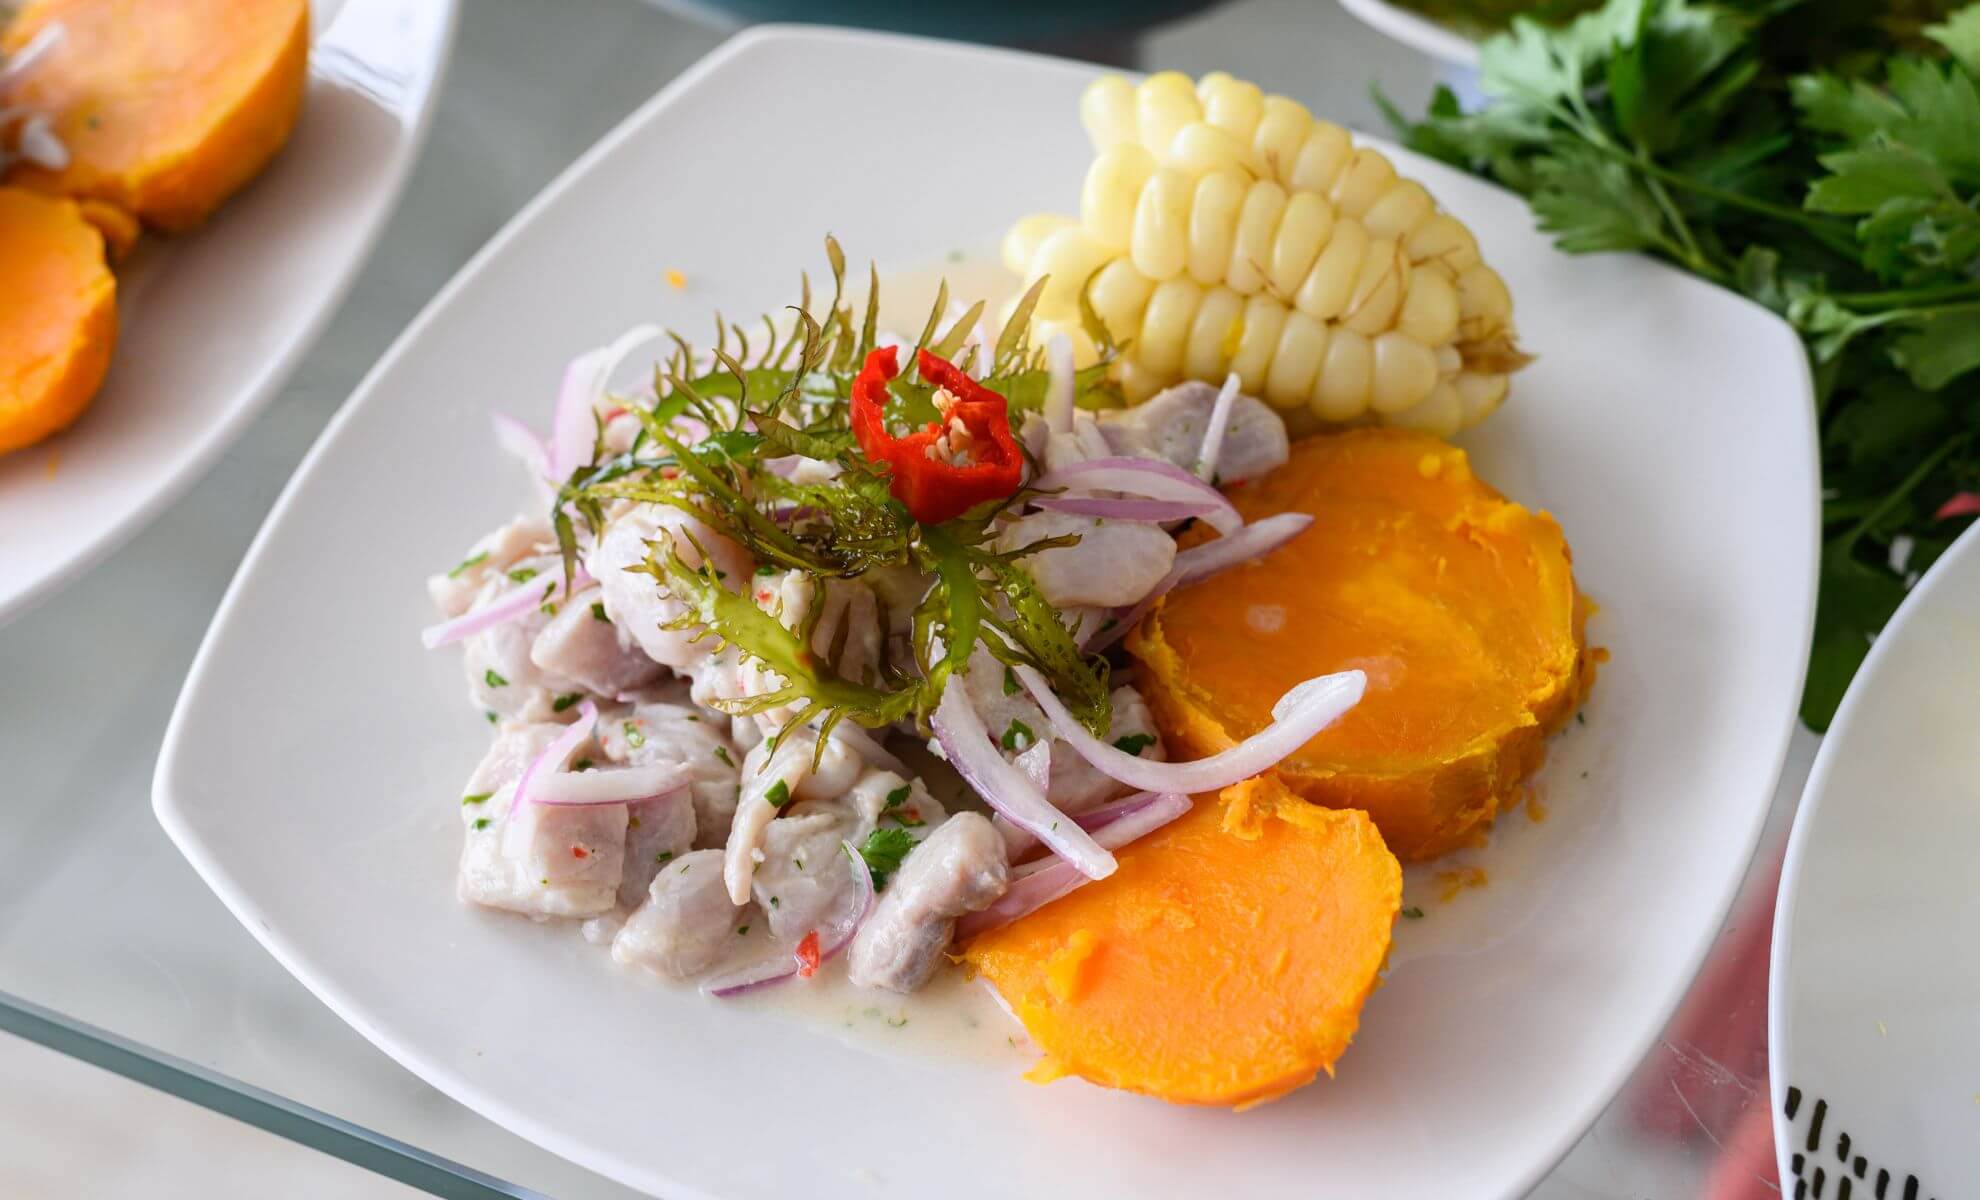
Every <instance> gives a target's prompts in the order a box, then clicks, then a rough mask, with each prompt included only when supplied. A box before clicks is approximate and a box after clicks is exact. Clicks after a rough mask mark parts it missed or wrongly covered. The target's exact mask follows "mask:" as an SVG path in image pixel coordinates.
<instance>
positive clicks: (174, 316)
mask: <svg viewBox="0 0 1980 1200" xmlns="http://www.w3.org/2000/svg"><path fill="white" fill-rule="evenodd" d="M316 9H317V11H316V13H315V16H316V20H317V24H316V36H315V41H314V43H313V44H312V45H311V46H310V54H309V84H308V91H307V93H306V94H305V96H304V97H303V111H302V117H301V118H300V119H299V120H298V121H297V122H296V131H295V134H294V136H292V137H291V138H290V139H289V144H288V145H286V146H284V147H283V148H282V152H281V153H280V154H278V155H277V156H276V157H275V161H274V162H272V163H270V164H269V167H268V170H267V171H265V172H263V173H262V175H261V176H260V177H259V178H258V179H256V180H255V181H254V182H253V183H252V184H251V185H249V186H248V187H247V188H246V189H245V190H244V191H242V192H241V193H240V194H239V195H238V196H235V197H234V198H233V199H232V200H230V201H229V202H228V203H227V204H226V206H225V207H223V208H222V209H221V210H220V211H219V212H218V213H215V214H214V216H213V219H212V220H211V221H209V222H208V223H207V225H206V227H205V228H203V229H201V230H199V231H198V232H196V233H192V234H188V235H186V236H183V237H176V238H162V237H155V236H150V235H147V236H146V238H145V239H144V241H143V242H142V243H141V244H140V245H139V246H138V249H137V251H136V253H134V254H133V255H132V257H131V259H130V260H129V261H128V262H126V263H124V264H121V265H120V266H119V267H118V268H117V310H118V317H119V320H120V322H121V324H122V329H121V330H120V331H119V333H118V338H117V349H116V352H115V354H114V355H113V356H112V359H111V363H110V374H109V376H108V377H107V378H106V379H105V380H104V384H103V390H102V391H101V392H100V393H99V394H98V395H97V397H96V400H95V402H94V403H92V404H91V405H90V408H89V411H88V412H87V413H85V414H83V417H82V419H81V420H80V421H78V422H77V423H76V424H75V425H74V426H72V427H71V428H69V429H68V430H66V431H65V432H63V433H61V434H58V435H57V436H55V437H54V438H51V439H50V440H48V441H46V442H43V443H41V444H40V445H38V446H34V447H30V448H28V449H25V450H18V451H15V452H14V453H12V454H7V455H0V624H5V623H6V622H7V621H8V620H10V619H12V618H14V617H17V616H19V615H20V614H21V613H23V612H25V611H27V609H28V608H29V606H31V605H33V604H34V603H35V602H37V601H39V600H41V599H43V598H45V597H46V596H47V595H48V594H49V593H51V592H53V591H54V590H55V589H56V588H58V587H60V586H62V585H63V584H65V583H67V582H68V581H70V580H71V579H74V578H75V577H76V576H78V575H80V574H82V573H83V572H84V571H86V570H88V569H89V568H90V567H91V566H94V565H95V564H96V563H97V562H98V561H100V560H101V559H103V558H104V557H105V556H107V555H108V554H109V553H110V552H111V551H113V550H115V549H116V548H117V547H118V546H120V545H122V544H123V543H124V541H125V540H126V539H128V538H129V537H131V535H133V534H135V533H136V532H137V531H138V529H139V528H140V527H141V526H142V525H143V524H144V522H146V521H147V520H149V519H150V518H151V517H153V516H155V515H157V513H158V512H159V511H160V510H162V509H163V508H164V507H165V506H166V505H167V504H170V503H171V502H172V501H173V500H174V499H175V498H177V497H178V495H179V494H180V493H181V492H183V491H185V490H186V489H187V488H189V487H191V486H192V484H193V482H194V481H195V480H197V479H198V478H199V477H200V475H202V474H204V473H205V471H206V469H207V468H208V467H210V466H212V465H213V463H214V461H215V460H217V459H218V458H219V457H220V455H221V453H222V452H223V451H225V450H226V449H227V447H228V446H230V445H232V444H233V442H234V439H235V438H237V437H239V436H240V435H241V433H242V432H243V431H244V430H246V429H247V426H248V422H249V421H251V420H253V419H254V417H255V416H256V415H257V414H259V413H260V412H261V410H262V409H263V408H265V407H266V406H267V404H268V401H269V400H270V399H272V398H273V397H274V395H275V391H276V389H277V388H279V387H281V386H282V383H283V381H284V380H286V379H287V378H288V377H289V372H290V371H291V370H292V369H293V368H294V367H295V365H296V364H297V363H298V362H299V361H301V359H302V355H303V352H304V351H306V350H308V349H309V347H310V345H311V344H312V343H313V342H314V341H315V340H316V335H317V334H318V333H319V332H320V331H321V330H322V328H323V326H324V325H325V324H326V323H327V322H328V321H329V319H330V315H331V314H332V313H333V312H335V311H336V308H337V303H338V301H339V300H341V299H343V296H344V292H345V291H346V290H347V289H348V288H349V286H350V283H351V280H352V279H353V278H355V277H356V275H357V269H358V267H359V266H360V265H362V264H363V262H364V259H365V256H366V255H367V254H368V253H370V251H371V246H372V243H373V242H375V241H377V239H378V234H379V232H380V231H381V230H382V229H383V228H384V226H385V218H386V217H387V216H389V215H390V214H391V211H392V206H393V204H394V203H395V202H396V201H397V200H398V196H399V189H400V187H401V185H403V184H404V183H405V180H406V175H407V173H408V172H410V171H411V170H412V164H413V160H414V158H415V157H417V154H418V150H419V145H420V142H421V141H422V140H424V137H425V134H426V123H427V116H428V114H429V113H430V112H431V111H432V107H433V100H434V97H435V96H437V95H438V94H439V90H440V75H441V72H442V70H443V69H444V67H445V65H446V61H447V51H448V48H449V47H450V45H451V44H452V42H453V31H454V11H455V7H454V0H343V2H342V3H338V2H336V0H332V2H331V3H328V4H325V3H322V2H321V0H319V3H318V4H317V6H316Z"/></svg>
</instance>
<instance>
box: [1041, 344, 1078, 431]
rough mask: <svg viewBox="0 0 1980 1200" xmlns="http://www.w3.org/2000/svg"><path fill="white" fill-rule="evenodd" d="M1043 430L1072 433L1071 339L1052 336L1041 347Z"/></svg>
mask: <svg viewBox="0 0 1980 1200" xmlns="http://www.w3.org/2000/svg"><path fill="white" fill-rule="evenodd" d="M1045 372H1046V373H1045V427H1046V428H1048V429H1050V430H1051V431H1052V432H1053V433H1071V432H1072V431H1073V349H1072V339H1071V338H1069V337H1067V336H1066V335H1065V334H1063V333H1055V334H1053V335H1052V339H1051V340H1050V341H1048V342H1046V343H1045Z"/></svg>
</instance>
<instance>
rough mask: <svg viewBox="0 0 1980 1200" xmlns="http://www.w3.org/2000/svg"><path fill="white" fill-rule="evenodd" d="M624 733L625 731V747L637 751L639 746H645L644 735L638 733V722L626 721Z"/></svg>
mask: <svg viewBox="0 0 1980 1200" xmlns="http://www.w3.org/2000/svg"><path fill="white" fill-rule="evenodd" d="M625 731H626V745H628V746H631V747H632V748H633V749H635V750H637V749H639V748H640V747H641V746H644V745H645V744H646V735H645V734H643V733H641V732H640V731H639V722H638V721H627V722H626V724H625Z"/></svg>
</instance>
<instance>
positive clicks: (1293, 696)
mask: <svg viewBox="0 0 1980 1200" xmlns="http://www.w3.org/2000/svg"><path fill="white" fill-rule="evenodd" d="M1012 669H1013V670H1015V671H1016V672H1017V677H1018V679H1019V681H1020V682H1022V683H1023V684H1024V687H1025V690H1026V691H1028V692H1030V693H1031V698H1032V699H1033V700H1035V701H1037V702H1038V707H1039V708H1041V709H1044V710H1045V716H1046V717H1047V719H1049V720H1050V721H1051V722H1052V731H1053V732H1054V733H1056V734H1058V735H1059V736H1060V737H1062V738H1064V739H1066V740H1067V741H1068V742H1071V743H1072V747H1073V749H1075V750H1077V751H1079V755H1080V757H1081V758H1084V759H1085V760H1086V761H1087V762H1090V763H1092V764H1093V766H1094V768H1095V769H1097V770H1098V771H1100V772H1101V773H1102V774H1103V775H1106V776H1108V777H1110V778H1113V779H1118V780H1120V781H1121V782H1122V783H1125V784H1127V785H1128V786H1129V787H1131V788H1146V789H1147V790H1149V791H1151V792H1185V793H1188V794H1190V795H1199V794H1201V793H1204V792H1214V791H1217V790H1219V789H1221V788H1227V787H1229V786H1230V785H1232V784H1234V783H1237V782H1239V781H1240V780H1245V779H1249V778H1251V777H1252V776H1253V775H1256V774H1258V773H1259V772H1260V771H1264V770H1268V769H1270V768H1271V767H1274V766H1276V765H1278V763H1279V762H1281V761H1282V760H1284V759H1285V758H1286V757H1288V756H1289V755H1291V754H1292V753H1293V752H1294V751H1296V750H1298V749H1299V748H1300V747H1301V746H1304V745H1305V744H1306V743H1307V741H1308V740H1310V739H1311V738H1312V737H1313V736H1314V735H1315V734H1317V733H1319V732H1320V731H1321V730H1323V729H1325V728H1327V726H1329V725H1332V724H1333V723H1334V722H1335V721H1337V720H1339V719H1340V717H1341V714H1342V713H1345V712H1346V711H1347V710H1349V709H1350V708H1353V707H1354V706H1355V705H1356V704H1358V703H1360V701H1361V694H1362V692H1364V691H1365V690H1367V687H1368V676H1366V675H1364V674H1363V673H1362V672H1360V671H1337V672H1335V673H1334V674H1332V675H1320V676H1316V677H1314V678H1312V679H1309V680H1306V681H1305V682H1304V683H1300V684H1296V685H1294V686H1293V688H1292V689H1291V690H1290V691H1288V692H1287V693H1286V694H1285V695H1283V696H1281V697H1279V702H1278V703H1277V704H1274V705H1273V706H1272V723H1271V724H1270V725H1267V726H1266V727H1265V728H1263V729H1261V730H1259V731H1258V732H1257V733H1254V734H1252V735H1251V736H1250V737H1248V738H1246V739H1244V740H1243V741H1242V742H1239V743H1238V744H1237V745H1235V746H1232V747H1231V748H1230V749H1228V750H1225V751H1222V752H1221V753H1218V754H1213V755H1211V756H1210V757H1209V758H1199V759H1197V760H1196V761H1195V762H1180V763H1179V762H1153V761H1151V760H1149V759H1145V758H1141V757H1139V756H1137V755H1133V754H1129V753H1127V752H1126V751H1124V750H1119V749H1116V748H1115V747H1113V746H1109V745H1108V744H1107V743H1105V742H1103V741H1101V740H1100V739H1099V738H1096V737H1094V736H1093V735H1092V734H1090V733H1088V732H1086V729H1085V727H1084V726H1082V725H1081V724H1080V723H1079V722H1078V721H1077V720H1075V719H1074V718H1073V715H1072V714H1071V713H1069V712H1067V711H1066V706H1065V705H1063V704H1061V703H1059V698H1058V697H1057V696H1055V695H1053V694H1052V689H1051V686H1050V685H1049V684H1047V683H1046V682H1045V677H1044V676H1043V675H1040V674H1039V673H1038V672H1037V671H1036V670H1034V669H1032V668H1031V667H1022V666H1021V667H1014V668H1012Z"/></svg>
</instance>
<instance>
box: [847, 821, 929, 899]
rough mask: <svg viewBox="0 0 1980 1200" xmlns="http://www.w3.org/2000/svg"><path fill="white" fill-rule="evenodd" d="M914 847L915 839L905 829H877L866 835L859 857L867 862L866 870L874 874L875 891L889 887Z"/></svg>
mask: <svg viewBox="0 0 1980 1200" xmlns="http://www.w3.org/2000/svg"><path fill="white" fill-rule="evenodd" d="M914 846H915V842H914V837H913V836H912V835H911V834H909V833H908V832H907V831H906V830H905V829H876V830H874V831H873V832H872V833H869V834H867V835H866V841H864V842H862V843H861V844H860V847H859V856H860V857H861V858H863V859H865V860H866V869H867V870H868V871H870V872H872V874H873V887H874V890H876V891H878V890H879V889H881V888H884V887H886V886H887V880H888V879H890V878H892V877H893V874H894V872H896V871H898V870H900V869H901V861H902V860H903V859H905V858H906V857H907V856H908V852H909V851H911V850H913V849H914Z"/></svg>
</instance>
